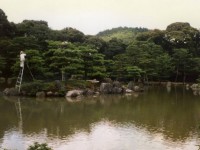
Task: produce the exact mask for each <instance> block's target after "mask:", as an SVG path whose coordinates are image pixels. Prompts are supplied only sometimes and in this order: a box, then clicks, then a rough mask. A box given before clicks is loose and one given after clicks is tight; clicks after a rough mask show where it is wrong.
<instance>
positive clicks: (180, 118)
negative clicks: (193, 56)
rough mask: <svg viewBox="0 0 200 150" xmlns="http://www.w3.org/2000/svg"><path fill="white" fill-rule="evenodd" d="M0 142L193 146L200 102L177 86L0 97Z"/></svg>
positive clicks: (93, 146) (116, 146) (69, 146)
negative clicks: (44, 96) (67, 96)
mask: <svg viewBox="0 0 200 150" xmlns="http://www.w3.org/2000/svg"><path fill="white" fill-rule="evenodd" d="M0 114H1V117H0V145H1V147H3V148H8V149H13V148H17V149H20V150H23V149H26V148H27V146H28V145H30V144H32V143H33V142H34V141H39V142H47V143H49V145H50V146H52V147H53V148H55V149H80V148H81V149H83V150H84V149H85V150H86V149H149V147H151V148H152V149H167V148H168V149H170V148H171V149H173V148H176V149H189V148H192V149H197V147H196V146H195V145H198V143H199V142H200V141H199V140H198V139H199V137H200V136H199V135H200V134H199V125H200V101H199V98H198V97H196V96H193V95H192V92H191V91H190V92H187V91H185V90H183V89H179V88H176V89H174V88H172V89H171V90H170V92H167V89H166V88H163V89H162V88H153V89H149V90H148V91H147V92H144V93H141V94H133V95H115V96H111V95H108V96H98V97H83V98H82V99H81V100H80V99H78V100H77V101H76V102H75V103H74V102H73V100H72V99H70V100H69V99H64V98H63V99H56V98H55V99H31V98H21V99H18V98H14V97H12V98H11V97H9V98H1V99H0Z"/></svg>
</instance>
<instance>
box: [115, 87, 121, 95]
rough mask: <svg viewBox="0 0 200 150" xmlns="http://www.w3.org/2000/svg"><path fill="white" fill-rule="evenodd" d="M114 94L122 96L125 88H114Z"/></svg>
mask: <svg viewBox="0 0 200 150" xmlns="http://www.w3.org/2000/svg"><path fill="white" fill-rule="evenodd" d="M112 93H113V94H121V93H123V88H120V87H113V88H112Z"/></svg>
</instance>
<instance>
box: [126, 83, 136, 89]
mask: <svg viewBox="0 0 200 150" xmlns="http://www.w3.org/2000/svg"><path fill="white" fill-rule="evenodd" d="M134 85H135V84H134V82H133V81H130V82H129V83H128V86H127V88H128V89H130V90H134Z"/></svg>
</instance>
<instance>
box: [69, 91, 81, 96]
mask: <svg viewBox="0 0 200 150" xmlns="http://www.w3.org/2000/svg"><path fill="white" fill-rule="evenodd" d="M82 94H83V91H82V90H71V91H68V92H67V94H66V97H77V96H80V95H82Z"/></svg>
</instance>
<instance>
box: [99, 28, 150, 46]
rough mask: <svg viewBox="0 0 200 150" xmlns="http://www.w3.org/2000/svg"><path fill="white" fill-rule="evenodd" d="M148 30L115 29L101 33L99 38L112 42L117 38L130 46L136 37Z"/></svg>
mask: <svg viewBox="0 0 200 150" xmlns="http://www.w3.org/2000/svg"><path fill="white" fill-rule="evenodd" d="M147 30H148V29H146V28H128V27H118V28H113V29H111V30H105V31H102V32H99V33H98V34H97V37H100V38H102V39H103V40H105V41H110V40H111V39H113V38H117V39H120V40H122V41H123V42H124V43H126V44H128V43H131V42H132V41H133V40H134V39H135V36H136V35H137V34H138V33H140V32H145V31H147Z"/></svg>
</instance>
